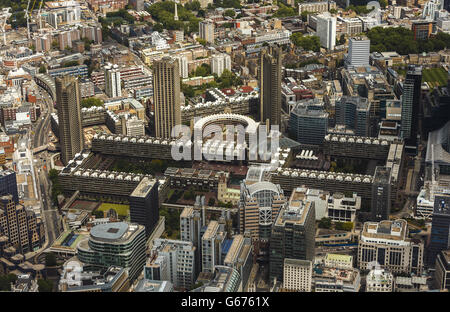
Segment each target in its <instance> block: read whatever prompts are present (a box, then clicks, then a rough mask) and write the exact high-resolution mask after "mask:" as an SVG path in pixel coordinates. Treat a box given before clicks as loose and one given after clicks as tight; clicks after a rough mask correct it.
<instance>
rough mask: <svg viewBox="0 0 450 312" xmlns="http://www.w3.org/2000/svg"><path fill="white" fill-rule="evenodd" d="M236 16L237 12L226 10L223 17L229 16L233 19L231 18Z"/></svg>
mask: <svg viewBox="0 0 450 312" xmlns="http://www.w3.org/2000/svg"><path fill="white" fill-rule="evenodd" d="M235 15H236V12H234V10H231V9H229V10H226V11H225V12H224V13H223V16H229V17H231V18H233V17H234V16H235Z"/></svg>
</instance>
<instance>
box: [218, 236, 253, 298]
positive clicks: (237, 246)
mask: <svg viewBox="0 0 450 312" xmlns="http://www.w3.org/2000/svg"><path fill="white" fill-rule="evenodd" d="M223 264H224V265H225V266H229V267H231V268H233V269H236V270H237V271H238V272H239V274H240V277H241V282H242V285H241V287H240V288H241V289H242V291H248V280H249V277H250V273H251V271H252V267H253V245H252V239H251V237H250V236H249V235H246V236H244V235H241V234H238V235H235V236H234V237H233V242H232V243H231V246H230V248H229V249H228V252H227V254H226V256H225V259H224V261H223Z"/></svg>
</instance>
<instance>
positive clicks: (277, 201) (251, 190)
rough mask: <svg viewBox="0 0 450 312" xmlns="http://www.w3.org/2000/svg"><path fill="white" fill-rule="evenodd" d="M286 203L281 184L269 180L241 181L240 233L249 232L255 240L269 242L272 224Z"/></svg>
mask: <svg viewBox="0 0 450 312" xmlns="http://www.w3.org/2000/svg"><path fill="white" fill-rule="evenodd" d="M285 203H286V200H285V198H284V195H283V190H282V189H281V187H280V186H279V185H276V184H273V183H271V182H267V181H258V182H255V183H251V184H250V183H248V182H247V181H244V182H241V199H240V201H239V224H240V233H241V234H243V233H245V232H249V233H250V234H251V237H252V238H253V239H254V240H255V241H262V242H268V240H269V238H270V231H271V228H272V224H273V222H274V221H275V219H276V217H277V215H278V212H279V211H280V208H281V207H282V206H283V205H284V204H285Z"/></svg>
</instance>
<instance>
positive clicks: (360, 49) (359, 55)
mask: <svg viewBox="0 0 450 312" xmlns="http://www.w3.org/2000/svg"><path fill="white" fill-rule="evenodd" d="M369 55H370V40H369V39H368V38H366V37H353V38H350V40H349V43H348V56H347V64H348V65H351V66H355V67H358V66H369Z"/></svg>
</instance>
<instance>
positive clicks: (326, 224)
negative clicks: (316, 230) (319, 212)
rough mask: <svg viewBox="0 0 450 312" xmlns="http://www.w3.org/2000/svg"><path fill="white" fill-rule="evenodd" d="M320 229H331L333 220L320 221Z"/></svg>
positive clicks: (324, 218) (323, 219) (324, 219)
mask: <svg viewBox="0 0 450 312" xmlns="http://www.w3.org/2000/svg"><path fill="white" fill-rule="evenodd" d="M319 227H320V228H322V229H329V228H331V219H330V218H326V217H323V218H322V219H320V221H319Z"/></svg>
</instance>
